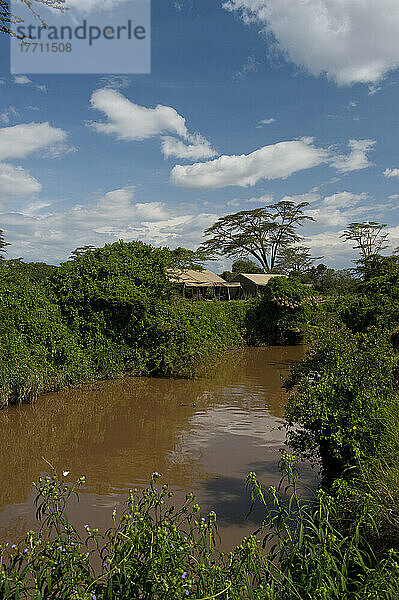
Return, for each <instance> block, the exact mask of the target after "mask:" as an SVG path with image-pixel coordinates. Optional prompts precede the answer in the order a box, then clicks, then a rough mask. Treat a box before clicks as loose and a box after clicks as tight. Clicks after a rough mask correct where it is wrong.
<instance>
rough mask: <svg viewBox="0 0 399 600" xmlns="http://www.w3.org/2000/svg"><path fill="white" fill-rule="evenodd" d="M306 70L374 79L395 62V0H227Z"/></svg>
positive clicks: (398, 16)
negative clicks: (258, 25) (271, 37)
mask: <svg viewBox="0 0 399 600" xmlns="http://www.w3.org/2000/svg"><path fill="white" fill-rule="evenodd" d="M223 7H224V8H225V9H226V10H228V11H238V12H239V14H240V15H241V16H242V18H243V19H244V21H245V22H246V23H249V22H257V23H258V24H260V26H261V28H262V30H263V31H264V32H266V33H268V34H269V36H268V39H270V34H271V35H272V36H273V38H274V43H275V45H276V46H277V48H278V49H279V50H280V51H281V52H282V53H283V54H284V55H285V56H286V57H287V59H288V60H290V61H292V62H293V63H295V64H296V65H299V66H301V67H304V68H305V69H306V70H307V71H308V72H309V73H311V74H312V75H315V76H317V75H320V74H323V73H326V74H327V76H328V77H329V78H330V79H332V80H334V81H336V82H337V83H338V84H340V85H350V84H353V83H357V82H361V83H371V84H375V83H376V82H378V81H380V80H381V79H382V78H383V77H384V76H385V75H386V74H387V73H388V72H389V71H390V70H392V69H396V68H397V67H398V66H399V37H398V34H397V32H398V29H399V3H398V2H397V0H367V1H366V0H361V1H359V0H345V2H343V1H342V0H311V1H309V0H306V1H304V0H227V1H225V2H223Z"/></svg>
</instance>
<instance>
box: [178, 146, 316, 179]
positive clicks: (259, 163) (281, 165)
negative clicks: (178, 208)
mask: <svg viewBox="0 0 399 600" xmlns="http://www.w3.org/2000/svg"><path fill="white" fill-rule="evenodd" d="M325 162H328V152H327V151H326V150H323V149H322V148H316V147H315V146H314V145H313V140H312V139H311V138H304V139H302V140H295V141H289V142H279V143H277V144H274V145H271V146H264V147H263V148H260V149H259V150H255V152H251V154H242V155H240V156H235V155H233V156H220V157H219V158H217V159H215V160H212V161H208V162H205V163H195V164H193V165H188V166H183V165H176V166H175V167H174V168H173V170H172V172H171V180H172V182H173V183H174V184H176V185H179V186H183V187H186V188H196V189H201V188H203V189H218V188H223V187H226V186H230V185H237V186H240V187H246V186H252V185H255V184H256V183H257V182H258V181H260V180H261V179H285V178H287V177H289V176H290V175H292V174H293V173H295V172H297V171H302V170H303V169H310V168H311V167H315V166H317V165H320V164H322V163H325Z"/></svg>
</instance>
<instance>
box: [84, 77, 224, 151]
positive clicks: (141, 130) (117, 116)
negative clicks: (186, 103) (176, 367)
mask: <svg viewBox="0 0 399 600" xmlns="http://www.w3.org/2000/svg"><path fill="white" fill-rule="evenodd" d="M91 105H92V106H93V108H95V109H97V110H100V111H101V112H103V113H104V114H105V115H106V117H107V119H108V120H107V121H106V122H105V123H98V122H92V123H89V125H90V126H91V127H94V129H95V130H96V131H97V132H98V133H105V134H107V135H115V136H116V137H117V139H119V140H124V141H142V140H145V139H148V138H153V137H157V136H162V143H161V150H162V153H163V155H164V157H165V158H170V157H175V158H180V159H187V160H201V159H205V158H212V157H213V156H217V155H218V153H217V152H216V151H215V150H214V149H213V148H212V146H211V144H210V142H208V140H206V139H205V138H204V137H203V136H202V135H200V134H198V133H196V134H191V133H189V131H188V129H187V127H186V120H185V118H184V117H182V116H181V115H179V113H178V112H177V111H176V110H175V109H174V108H172V107H171V106H163V105H161V104H158V106H156V107H155V108H147V107H145V106H140V105H139V104H135V103H134V102H131V101H130V100H128V99H127V98H126V97H125V96H123V94H121V93H120V92H118V91H116V90H114V89H111V88H107V87H105V88H101V89H99V90H97V91H96V92H94V93H93V95H92V97H91ZM165 133H167V134H172V135H175V136H178V138H181V139H178V138H176V137H172V135H163V134H165ZM182 140H184V141H182Z"/></svg>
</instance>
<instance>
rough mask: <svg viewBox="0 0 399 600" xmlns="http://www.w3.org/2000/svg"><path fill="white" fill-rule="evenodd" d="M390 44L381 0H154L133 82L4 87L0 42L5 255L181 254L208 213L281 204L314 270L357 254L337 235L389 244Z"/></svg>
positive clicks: (387, 1)
mask: <svg viewBox="0 0 399 600" xmlns="http://www.w3.org/2000/svg"><path fill="white" fill-rule="evenodd" d="M76 1H77V0H74V2H76ZM118 1H119V2H120V3H121V2H122V3H123V0H118ZM129 2H130V3H131V2H134V0H126V4H129ZM85 3H86V5H87V7H88V8H89V9H90V7H93V8H95V9H96V10H98V9H99V8H100V6H99V4H100V5H101V6H102V7H103V8H104V7H105V10H106V9H107V7H108V8H111V9H112V4H113V0H102V2H99V0H80V3H79V4H80V6H82V5H83V4H85ZM382 5H384V7H383V8H384V9H386V10H384V11H382V10H381V8H382ZM398 30H399V6H398V3H397V1H396V0H378V2H377V0H363V2H362V1H359V0H346V2H345V3H342V2H341V1H340V0H329V1H328V2H327V0H307V1H306V2H304V0H289V1H288V0H278V2H277V0H230V1H229V2H223V1H222V0H176V1H174V0H153V3H152V72H151V74H150V75H131V76H118V75H117V74H116V75H115V76H101V75H29V74H27V75H25V76H22V75H20V76H16V77H14V76H11V75H10V70H9V49H8V47H9V40H8V38H7V37H6V36H5V35H1V38H0V52H1V54H0V55H1V57H2V58H1V72H0V77H1V81H2V83H1V84H0V228H2V229H4V230H5V232H6V238H7V240H8V241H9V242H11V244H12V245H11V246H10V248H9V251H8V255H9V257H19V256H21V257H23V258H24V259H25V260H29V261H30V260H43V261H46V262H49V263H54V264H56V263H58V262H59V261H63V260H66V259H67V258H68V256H69V253H70V251H71V250H72V249H74V248H75V247H77V246H81V245H84V244H93V245H96V246H100V245H104V244H105V243H110V242H113V241H115V240H117V239H121V238H122V239H125V240H127V241H128V240H132V239H142V240H144V241H147V242H150V243H153V244H155V245H169V246H171V247H175V246H177V245H183V246H186V247H190V248H195V247H196V246H197V245H198V244H199V243H200V242H201V239H202V233H203V230H204V229H205V228H206V227H208V226H209V225H211V224H212V223H213V222H214V221H215V220H216V219H217V218H218V217H219V216H221V215H224V214H227V213H231V212H236V211H238V210H244V209H250V208H255V207H257V206H262V205H264V204H266V203H270V202H271V201H277V200H280V199H281V198H284V197H290V198H293V199H294V200H298V201H302V200H306V201H308V202H309V203H310V205H309V210H308V213H309V214H311V215H312V216H313V217H314V218H315V219H316V222H315V223H313V224H311V225H307V226H306V227H305V228H303V231H302V233H303V235H304V236H305V238H306V239H305V244H306V245H308V246H310V247H311V248H312V251H313V252H314V254H315V255H323V256H324V259H323V262H325V263H326V264H329V265H332V266H336V267H346V266H350V264H351V261H352V260H353V258H355V257H356V253H355V252H354V251H353V250H352V249H351V247H350V245H347V244H344V243H343V242H342V241H341V240H340V237H339V236H340V234H341V233H342V231H343V230H344V229H345V226H346V225H347V224H348V223H349V222H351V221H359V220H377V221H380V222H384V223H387V225H388V231H389V235H390V241H391V249H393V248H395V247H396V246H399V219H398V214H399V213H398V208H399V156H398V118H397V116H398V115H397V111H398V70H397V68H398V67H399V41H398V39H397V38H398V37H399V36H397V31H398ZM230 262H231V261H230ZM230 262H229V261H223V260H221V261H220V262H219V263H216V264H215V265H214V267H213V268H214V269H215V270H218V268H222V267H227V266H229V264H230Z"/></svg>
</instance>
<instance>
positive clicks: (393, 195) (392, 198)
mask: <svg viewBox="0 0 399 600" xmlns="http://www.w3.org/2000/svg"><path fill="white" fill-rule="evenodd" d="M388 198H389V199H390V200H397V199H398V198H399V194H392V195H391V196H388Z"/></svg>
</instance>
